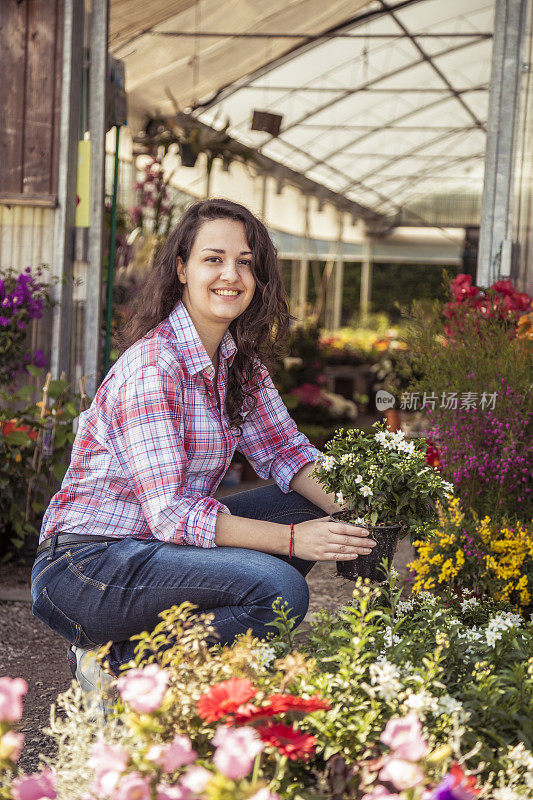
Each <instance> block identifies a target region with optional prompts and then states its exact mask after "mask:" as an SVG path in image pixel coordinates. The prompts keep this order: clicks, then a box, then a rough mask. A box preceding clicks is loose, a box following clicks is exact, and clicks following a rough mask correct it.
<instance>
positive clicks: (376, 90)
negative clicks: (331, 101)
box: [243, 83, 489, 128]
mask: <svg viewBox="0 0 533 800" xmlns="http://www.w3.org/2000/svg"><path fill="white" fill-rule="evenodd" d="M488 88H489V87H488V85H485V86H467V87H465V88H463V89H457V91H458V92H459V93H460V94H466V93H470V92H486V91H487V89H488ZM347 89H348V90H349V91H353V92H354V93H357V94H359V92H366V93H368V94H402V95H403V94H413V93H415V94H416V93H418V92H422V93H424V94H430V93H433V94H442V93H443V92H446V94H450V92H449V90H448V89H445V88H444V87H442V86H437V87H433V88H428V87H426V88H423V87H421V86H418V87H412V86H405V87H404V88H394V87H391V88H389V89H385V88H383V87H378V86H361V87H357V86H353V87H345V86H298V87H297V88H295V87H294V86H265V85H264V84H262V83H261V84H254V85H253V86H245V87H243V91H248V90H250V91H252V90H253V91H255V90H261V91H262V92H294V91H297V92H298V94H300V93H301V92H316V93H317V94H320V93H321V92H345V91H346V90H347ZM473 127H475V128H477V127H478V126H477V125H474V126H473Z"/></svg>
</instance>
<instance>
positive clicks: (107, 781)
mask: <svg viewBox="0 0 533 800" xmlns="http://www.w3.org/2000/svg"><path fill="white" fill-rule="evenodd" d="M121 774H122V773H121V772H115V771H114V770H109V771H108V772H101V773H100V774H99V775H97V776H96V778H95V779H94V780H93V781H92V782H91V785H90V786H89V789H90V790H91V792H93V793H94V794H95V795H96V797H113V796H114V795H113V793H114V791H115V789H116V788H117V784H118V782H119V780H120V776H121Z"/></svg>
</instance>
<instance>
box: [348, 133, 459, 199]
mask: <svg viewBox="0 0 533 800" xmlns="http://www.w3.org/2000/svg"><path fill="white" fill-rule="evenodd" d="M461 135H463V134H462V133H455V132H452V133H450V132H449V131H447V132H446V133H441V134H440V135H439V136H434V137H432V138H431V139H428V140H427V141H426V142H420V143H419V144H417V145H416V147H413V148H411V150H408V151H407V152H406V153H399V154H398V155H395V156H393V157H392V158H389V159H388V161H385V162H384V163H383V164H380V165H379V169H380V170H382V169H386V168H387V167H390V166H392V165H393V164H397V163H398V162H399V161H402V160H403V159H404V158H409V156H414V155H415V154H418V153H420V151H421V150H425V149H426V147H432V146H433V145H435V144H440V143H441V142H445V141H446V140H447V139H450V138H452V137H454V136H461ZM374 174H375V169H372V170H370V171H369V172H366V173H363V175H359V176H358V181H361V182H362V183H364V182H365V180H367V179H368V178H371V177H372V176H373V175H374ZM353 185H354V184H353V182H350V183H347V184H346V186H343V188H342V189H341V192H342V194H344V193H345V192H347V191H348V190H349V189H351V188H352V186H353Z"/></svg>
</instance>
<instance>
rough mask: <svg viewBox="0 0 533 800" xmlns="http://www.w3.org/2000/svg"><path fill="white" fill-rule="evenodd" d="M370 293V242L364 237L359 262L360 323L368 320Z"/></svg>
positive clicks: (363, 323) (362, 323)
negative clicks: (361, 256)
mask: <svg viewBox="0 0 533 800" xmlns="http://www.w3.org/2000/svg"><path fill="white" fill-rule="evenodd" d="M371 294H372V242H371V240H370V239H369V238H368V236H367V237H366V239H365V241H364V243H363V263H362V264H361V294H360V304H359V310H360V314H361V325H366V324H367V322H368V311H369V308H370V296H371Z"/></svg>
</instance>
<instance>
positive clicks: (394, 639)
mask: <svg viewBox="0 0 533 800" xmlns="http://www.w3.org/2000/svg"><path fill="white" fill-rule="evenodd" d="M401 641H402V638H401V636H396V634H394V635H393V633H392V628H390V627H387V628H385V635H384V636H383V642H384V644H386V645H387V647H392V646H393V645H395V644H400V642H401Z"/></svg>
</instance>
